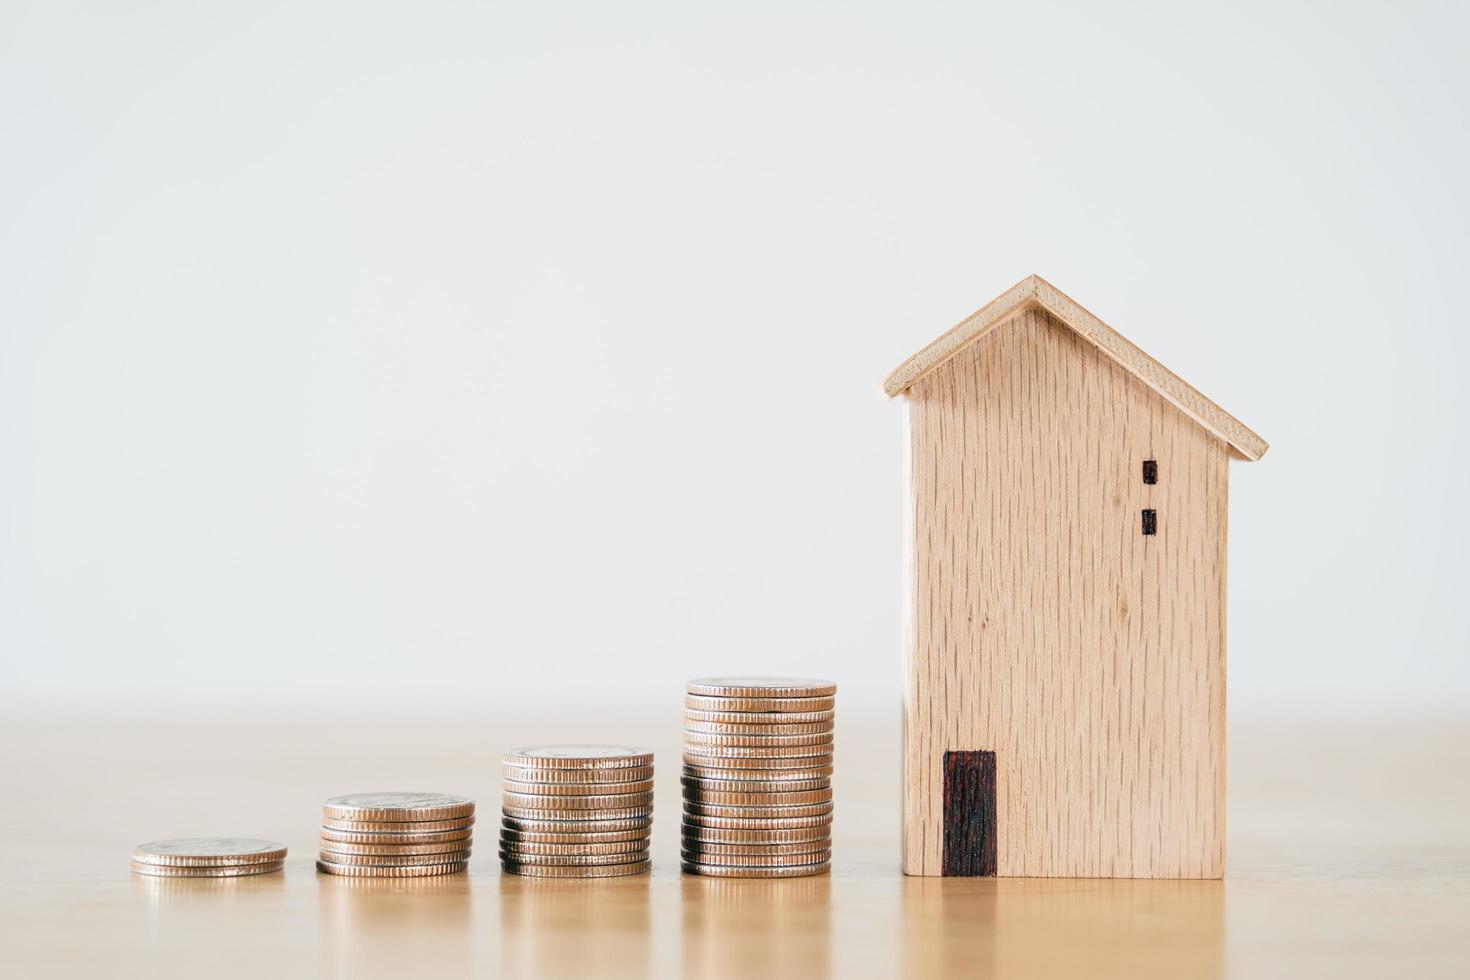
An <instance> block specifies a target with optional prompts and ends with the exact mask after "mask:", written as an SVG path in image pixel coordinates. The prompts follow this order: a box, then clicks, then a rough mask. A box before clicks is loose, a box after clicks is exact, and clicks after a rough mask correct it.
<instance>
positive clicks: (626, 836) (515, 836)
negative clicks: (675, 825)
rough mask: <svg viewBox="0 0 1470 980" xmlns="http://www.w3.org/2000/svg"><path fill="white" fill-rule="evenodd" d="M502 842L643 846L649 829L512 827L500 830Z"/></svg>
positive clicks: (577, 845)
mask: <svg viewBox="0 0 1470 980" xmlns="http://www.w3.org/2000/svg"><path fill="white" fill-rule="evenodd" d="M500 840H501V842H502V843H524V844H538V845H546V844H555V845H557V846H561V845H564V844H566V845H572V846H575V847H585V846H587V845H596V844H635V843H638V844H641V843H642V842H643V841H646V840H648V828H647V827H641V828H639V829H637V830H604V831H592V832H589V833H577V832H575V831H572V832H566V833H562V832H556V831H538V830H513V829H511V828H510V827H501V828H500Z"/></svg>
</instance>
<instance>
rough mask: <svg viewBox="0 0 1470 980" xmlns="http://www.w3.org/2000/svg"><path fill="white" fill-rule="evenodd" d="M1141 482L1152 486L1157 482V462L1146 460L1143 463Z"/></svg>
mask: <svg viewBox="0 0 1470 980" xmlns="http://www.w3.org/2000/svg"><path fill="white" fill-rule="evenodd" d="M1143 482H1144V483H1147V484H1148V485H1149V486H1153V485H1154V484H1155V483H1158V482H1159V461H1158V460H1156V459H1146V460H1144V461H1143Z"/></svg>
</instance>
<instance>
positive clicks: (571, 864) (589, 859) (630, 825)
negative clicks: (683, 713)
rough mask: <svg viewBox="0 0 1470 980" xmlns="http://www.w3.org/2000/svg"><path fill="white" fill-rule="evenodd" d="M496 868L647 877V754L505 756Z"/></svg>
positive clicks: (583, 750)
mask: <svg viewBox="0 0 1470 980" xmlns="http://www.w3.org/2000/svg"><path fill="white" fill-rule="evenodd" d="M504 761H505V780H504V783H503V788H504V796H503V802H502V812H503V814H504V816H503V817H502V819H501V829H500V866H501V867H502V868H504V869H505V870H506V871H509V872H512V873H513V874H518V875H528V876H531V877H535V878H615V877H620V876H622V875H635V874H642V873H643V872H645V871H647V870H648V866H649V864H648V835H649V830H650V828H651V826H652V824H653V753H652V752H646V751H644V750H643V749H635V748H631V747H628V746H624V745H537V746H531V747H529V748H524V749H516V750H515V751H514V752H511V753H509V754H508V755H506V756H505V760H504Z"/></svg>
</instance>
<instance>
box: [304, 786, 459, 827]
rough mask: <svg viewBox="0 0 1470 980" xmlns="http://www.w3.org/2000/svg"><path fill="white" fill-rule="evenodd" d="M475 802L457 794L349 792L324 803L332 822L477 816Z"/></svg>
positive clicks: (323, 807) (394, 820)
mask: <svg viewBox="0 0 1470 980" xmlns="http://www.w3.org/2000/svg"><path fill="white" fill-rule="evenodd" d="M474 812H475V801H474V800H472V799H470V798H469V797H468V796H456V795H455V794H453V793H349V794H348V795H346V796H334V797H332V798H331V799H329V800H327V802H326V803H323V804H322V816H323V817H325V818H327V819H328V820H354V821H358V822H362V821H381V822H393V823H397V822H401V821H405V820H412V821H424V820H455V819H458V818H460V817H468V816H473V815H474Z"/></svg>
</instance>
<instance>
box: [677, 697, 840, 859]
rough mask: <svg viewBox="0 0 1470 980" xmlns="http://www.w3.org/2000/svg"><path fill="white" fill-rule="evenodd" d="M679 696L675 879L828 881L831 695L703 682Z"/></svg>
mask: <svg viewBox="0 0 1470 980" xmlns="http://www.w3.org/2000/svg"><path fill="white" fill-rule="evenodd" d="M687 690H688V693H687V695H686V696H685V698H684V774H683V778H682V782H683V784H684V823H683V841H682V844H681V845H680V847H681V850H680V857H681V858H682V862H683V863H682V865H681V867H682V868H683V870H684V871H685V872H686V873H688V874H698V875H713V876H716V877H723V878H796V877H800V876H803V875H814V874H821V873H822V872H824V871H827V870H828V869H829V868H830V866H831V859H832V729H833V715H834V707H833V706H834V704H835V703H836V695H837V685H835V684H832V683H829V682H827V681H816V680H804V679H799V678H782V677H708V678H701V679H699V680H693V681H690V682H689V686H688V689H687Z"/></svg>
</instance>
